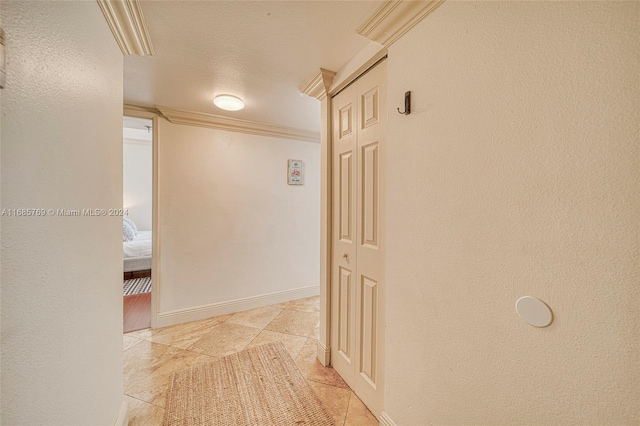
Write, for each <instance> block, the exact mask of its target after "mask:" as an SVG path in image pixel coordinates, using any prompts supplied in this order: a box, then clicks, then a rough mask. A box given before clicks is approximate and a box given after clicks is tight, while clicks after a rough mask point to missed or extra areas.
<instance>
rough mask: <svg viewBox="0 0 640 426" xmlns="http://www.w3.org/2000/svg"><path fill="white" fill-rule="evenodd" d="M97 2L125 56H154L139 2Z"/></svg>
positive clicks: (122, 0) (101, 0) (117, 0)
mask: <svg viewBox="0 0 640 426" xmlns="http://www.w3.org/2000/svg"><path fill="white" fill-rule="evenodd" d="M96 1H97V2H98V5H99V6H100V9H101V10H102V13H103V14H104V18H105V19H106V20H107V23H108V24H109V28H110V29H111V32H112V33H113V36H114V37H115V39H116V42H117V43H118V46H120V50H122V54H123V55H125V56H128V55H133V54H136V55H140V56H145V55H153V54H154V52H153V46H152V45H151V38H150V37H149V32H148V31H147V24H146V23H145V22H144V15H143V14H142V7H141V5H140V1H139V0H96Z"/></svg>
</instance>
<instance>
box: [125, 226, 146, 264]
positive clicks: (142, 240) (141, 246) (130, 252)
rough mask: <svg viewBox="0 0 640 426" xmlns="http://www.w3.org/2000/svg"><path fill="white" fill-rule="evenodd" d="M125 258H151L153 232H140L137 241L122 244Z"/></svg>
mask: <svg viewBox="0 0 640 426" xmlns="http://www.w3.org/2000/svg"><path fill="white" fill-rule="evenodd" d="M122 248H123V251H124V257H125V259H126V258H129V257H151V231H138V233H137V234H136V239H135V240H133V241H127V242H123V243H122Z"/></svg>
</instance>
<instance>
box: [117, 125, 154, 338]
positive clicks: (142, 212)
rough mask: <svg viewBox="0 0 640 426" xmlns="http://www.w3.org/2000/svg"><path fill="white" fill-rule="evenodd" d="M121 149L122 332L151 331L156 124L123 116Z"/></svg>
mask: <svg viewBox="0 0 640 426" xmlns="http://www.w3.org/2000/svg"><path fill="white" fill-rule="evenodd" d="M122 127H123V132H122V134H123V149H122V163H123V164H122V166H123V167H122V184H123V188H122V194H123V197H122V198H123V200H122V207H123V212H124V216H123V224H122V229H123V242H122V245H123V329H124V332H125V333H128V332H132V331H137V330H142V329H145V328H149V327H151V292H152V288H153V285H152V274H151V270H152V255H153V250H152V229H153V214H152V212H153V131H154V129H153V121H152V120H150V119H146V118H138V117H129V116H124V117H123V120H122Z"/></svg>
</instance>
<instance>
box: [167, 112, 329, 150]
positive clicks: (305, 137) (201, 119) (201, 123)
mask: <svg viewBox="0 0 640 426" xmlns="http://www.w3.org/2000/svg"><path fill="white" fill-rule="evenodd" d="M156 109H157V110H158V111H159V112H160V113H161V114H162V115H163V116H164V117H165V118H166V119H167V120H169V121H170V122H171V123H174V124H186V125H189V126H198V127H210V128H212V129H219V130H227V131H229V132H240V133H249V134H252V135H262V136H271V137H276V138H284V139H294V140H297V141H307V142H316V143H318V142H320V133H319V132H312V131H309V130H303V129H296V128H294V127H286V126H278V125H275V124H267V123H260V122H258V121H249V120H241V119H239V118H229V117H223V116H221V115H214V114H206V113H203V112H195V111H184V110H179V109H173V108H169V107H164V106H159V105H156Z"/></svg>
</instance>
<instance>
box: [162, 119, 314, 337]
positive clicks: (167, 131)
mask: <svg viewBox="0 0 640 426" xmlns="http://www.w3.org/2000/svg"><path fill="white" fill-rule="evenodd" d="M158 131H159V133H158V137H159V160H158V161H159V180H160V184H159V185H160V189H159V202H160V224H161V229H160V244H161V251H160V253H161V254H160V256H161V258H160V265H161V266H160V268H161V276H160V277H161V278H160V279H161V285H160V286H161V287H160V288H161V290H160V309H159V312H160V314H161V316H162V314H163V313H167V312H174V311H179V312H183V313H184V314H185V315H187V316H180V315H182V314H180V313H178V314H177V315H178V316H177V317H176V318H174V319H164V320H162V321H160V323H161V324H165V325H166V324H167V322H176V321H178V322H179V321H184V320H186V319H195V317H194V316H189V315H190V314H189V312H192V313H193V310H194V309H195V308H198V307H200V308H198V309H199V311H198V309H196V311H198V312H196V313H194V315H196V316H208V315H211V314H215V313H220V312H222V311H220V310H219V309H228V310H236V309H242V308H245V309H248V308H249V307H252V306H255V305H252V306H250V305H246V304H244V305H243V304H242V302H241V301H242V300H244V299H247V298H254V297H257V296H262V295H268V294H272V293H279V292H287V291H294V290H296V289H301V288H306V290H305V291H306V292H307V293H299V295H298V296H296V295H294V296H293V297H294V298H295V297H304V294H308V293H309V291H311V292H312V293H314V294H317V293H318V283H319V260H318V247H319V245H320V243H319V238H320V213H319V211H320V190H319V188H320V171H319V170H320V146H319V144H315V143H309V142H297V141H292V140H284V139H277V138H271V137H264V136H256V135H246V134H242V133H233V132H226V131H221V130H213V129H208V128H200V127H192V126H184V125H176V124H171V123H169V122H168V121H166V120H163V119H161V120H160V123H159V130H158ZM287 159H298V160H303V161H304V162H305V173H306V174H305V184H304V185H303V186H289V185H287V179H286V177H287ZM310 287H311V288H310ZM309 295H310V294H309ZM284 297H288V296H286V295H285V296H284ZM238 300H239V301H240V302H238ZM270 300H271V299H270ZM231 301H236V302H234V303H231V304H229V305H225V306H223V307H220V306H218V308H216V307H214V306H211V305H215V304H218V305H219V304H221V303H226V302H231ZM254 302H255V301H254ZM254 302H251V303H254ZM267 302H268V301H263V303H260V302H255V303H258V304H265V303H267ZM203 307H206V308H203ZM201 308H202V309H204V310H202V309H201Z"/></svg>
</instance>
